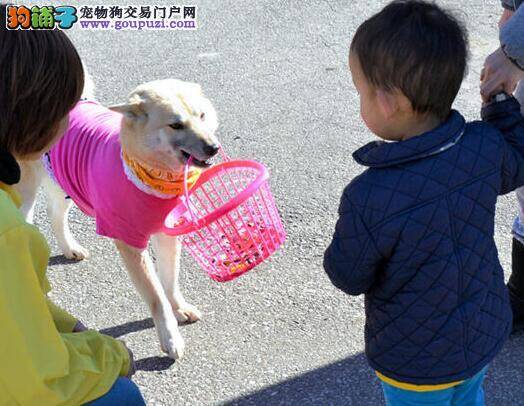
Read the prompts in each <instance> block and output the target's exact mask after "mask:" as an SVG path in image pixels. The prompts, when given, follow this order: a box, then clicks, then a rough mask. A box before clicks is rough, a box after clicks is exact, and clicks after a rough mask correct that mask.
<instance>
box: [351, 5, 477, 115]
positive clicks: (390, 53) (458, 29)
mask: <svg viewBox="0 0 524 406" xmlns="http://www.w3.org/2000/svg"><path fill="white" fill-rule="evenodd" d="M351 52H352V53H354V54H356V56H357V57H358V61H359V62H360V66H361V67H362V71H363V74H364V75H365V77H366V78H367V80H368V81H369V82H370V84H372V85H373V86H375V87H378V88H382V89H385V90H393V89H398V90H400V91H401V92H402V93H403V94H404V95H405V96H406V97H407V98H408V99H409V100H410V101H411V104H412V107H413V110H415V111H416V112H418V113H429V114H434V115H436V116H437V117H439V118H440V119H442V120H444V119H446V118H447V116H448V115H449V112H450V110H451V105H452V104H453V101H454V100H455V97H456V96H457V93H458V91H459V89H460V85H461V83H462V80H463V79H464V75H465V73H466V65H467V59H468V40H467V32H466V29H465V28H464V26H463V24H462V23H461V22H460V21H459V20H458V19H457V18H455V17H454V16H453V15H451V14H450V13H448V12H446V11H444V10H442V9H441V8H440V7H438V6H437V5H435V4H432V3H428V2H425V1H421V0H396V1H393V2H392V3H390V4H389V5H388V6H386V7H385V8H384V9H383V10H382V11H381V12H379V13H378V14H376V15H374V16H373V17H371V18H370V19H369V20H367V21H366V22H364V23H363V24H362V25H361V26H360V27H359V28H358V30H357V32H356V34H355V36H354V38H353V41H352V43H351Z"/></svg>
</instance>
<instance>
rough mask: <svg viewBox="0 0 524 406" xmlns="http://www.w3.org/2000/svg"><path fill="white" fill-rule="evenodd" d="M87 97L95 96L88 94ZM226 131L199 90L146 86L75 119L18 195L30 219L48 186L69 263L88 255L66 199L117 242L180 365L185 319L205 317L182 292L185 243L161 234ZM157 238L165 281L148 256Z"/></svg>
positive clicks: (78, 112) (30, 168) (26, 166)
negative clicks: (125, 98) (219, 129)
mask: <svg viewBox="0 0 524 406" xmlns="http://www.w3.org/2000/svg"><path fill="white" fill-rule="evenodd" d="M87 83H88V86H86V89H88V88H89V87H90V86H89V80H87ZM85 93H88V94H84V95H85V96H87V98H88V99H89V98H91V97H90V96H92V94H89V93H91V92H90V91H89V90H88V91H87V92H85ZM217 125H218V124H217V117H216V112H215V110H214V108H213V106H212V104H211V102H210V101H209V100H208V99H207V98H206V97H205V96H204V95H203V94H202V90H201V88H200V86H199V85H197V84H194V83H187V82H182V81H179V80H159V81H155V82H150V83H146V84H143V85H141V86H138V87H137V88H136V89H135V90H134V91H133V92H132V93H131V94H130V95H129V98H128V101H127V102H126V103H123V104H120V105H117V106H113V107H110V108H109V109H106V108H104V107H103V106H101V105H100V104H98V103H96V102H94V101H81V102H80V103H79V104H78V105H77V106H76V107H75V108H74V109H73V111H72V112H71V114H70V116H69V128H68V130H67V131H66V133H65V135H64V137H63V138H62V139H61V140H60V141H59V142H58V144H57V145H55V146H54V147H53V148H52V149H51V151H50V153H49V154H48V155H46V156H45V159H44V160H43V161H42V162H32V163H29V162H22V163H21V167H22V181H21V183H20V184H19V187H18V189H19V191H20V192H21V194H22V197H23V199H24V204H23V206H22V208H21V209H22V211H23V212H24V214H25V215H26V218H27V219H28V221H31V220H32V216H33V207H34V201H35V196H36V192H37V188H38V186H39V184H41V183H43V184H44V188H45V190H46V193H47V197H48V200H47V209H48V215H49V217H50V220H51V226H52V229H53V232H54V234H55V236H56V238H57V240H58V244H59V246H60V249H61V250H62V252H63V254H64V255H65V256H66V257H67V258H74V259H77V260H81V259H84V258H86V257H87V256H88V251H87V250H86V249H85V248H83V247H82V246H80V244H79V243H78V242H76V241H75V239H74V238H73V236H72V235H71V232H70V230H69V226H68V223H67V213H68V211H69V209H70V206H71V200H70V199H68V198H66V195H68V196H69V197H71V199H72V200H73V201H74V202H75V203H76V204H77V205H78V207H79V208H80V209H81V210H82V211H84V212H85V213H86V214H88V215H91V216H93V217H95V219H96V227H97V233H98V234H99V235H103V236H107V237H110V238H113V239H114V241H115V244H116V247H117V249H118V251H119V252H120V254H121V256H122V259H123V261H124V264H125V265H126V268H127V271H128V272H129V275H130V276H131V279H132V281H133V283H134V284H135V286H136V288H137V289H138V291H139V292H140V294H141V295H142V297H143V298H144V300H145V301H146V302H147V304H148V306H149V308H150V310H151V314H152V317H153V320H154V323H155V326H156V329H157V333H158V337H159V340H160V345H161V347H162V350H163V351H165V352H166V353H167V354H168V355H169V356H170V357H171V358H173V359H177V358H180V357H182V355H183V352H184V341H183V339H182V336H181V335H180V332H179V330H178V323H177V321H178V322H186V321H190V322H193V321H196V320H198V319H200V317H201V314H200V312H199V311H198V310H197V309H196V308H195V307H194V306H192V305H191V304H189V303H187V302H186V301H185V299H184V297H183V296H182V293H181V292H180V288H179V284H178V279H179V278H178V277H179V263H180V249H181V245H180V242H179V240H178V238H176V237H171V236H168V235H165V234H163V233H162V232H161V229H162V224H163V221H164V219H165V217H166V216H167V214H168V213H169V212H170V210H171V209H172V208H173V207H174V205H175V204H176V199H177V198H178V196H179V195H180V193H181V191H182V184H183V176H182V174H183V169H184V166H185V163H186V161H187V159H188V158H189V157H190V156H192V157H193V163H194V166H192V171H191V172H190V177H189V182H188V183H189V184H190V185H191V184H193V183H194V182H195V181H196V179H198V176H199V173H200V170H201V169H200V168H205V167H207V166H209V162H208V160H209V159H210V158H211V157H212V156H213V155H215V154H216V153H217V152H218V149H219V146H218V141H217V138H216V136H215V130H216V128H217ZM46 166H47V170H46V168H45V167H46ZM48 175H50V176H48ZM52 178H54V179H52ZM149 239H151V242H152V246H153V250H154V251H155V255H156V257H157V263H156V268H157V271H158V275H157V273H156V272H155V268H154V265H153V263H152V260H151V258H150V256H149V254H148V251H147V245H148V241H149Z"/></svg>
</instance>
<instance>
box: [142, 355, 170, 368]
mask: <svg viewBox="0 0 524 406" xmlns="http://www.w3.org/2000/svg"><path fill="white" fill-rule="evenodd" d="M174 363H175V360H174V359H171V358H169V357H149V358H142V359H139V360H138V361H136V363H135V367H136V370H137V371H165V370H166V369H169V368H171V365H173V364H174Z"/></svg>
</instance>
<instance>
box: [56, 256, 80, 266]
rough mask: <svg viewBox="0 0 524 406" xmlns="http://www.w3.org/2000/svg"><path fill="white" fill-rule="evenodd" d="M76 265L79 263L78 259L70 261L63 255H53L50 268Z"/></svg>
mask: <svg viewBox="0 0 524 406" xmlns="http://www.w3.org/2000/svg"><path fill="white" fill-rule="evenodd" d="M76 263H78V261H77V260H76V259H68V258H66V257H64V256H63V255H53V256H52V257H51V258H49V266H54V265H71V264H76Z"/></svg>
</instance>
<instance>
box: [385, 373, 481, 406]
mask: <svg viewBox="0 0 524 406" xmlns="http://www.w3.org/2000/svg"><path fill="white" fill-rule="evenodd" d="M487 370H488V367H486V368H484V369H483V370H482V371H480V372H479V373H478V374H477V375H475V376H474V377H472V378H470V379H468V380H466V381H464V382H462V383H461V384H460V385H457V386H454V387H452V388H449V389H442V390H436V391H431V392H415V391H410V390H405V389H400V388H396V387H394V386H391V385H389V384H387V383H385V382H381V383H382V389H383V390H384V396H385V397H386V405H387V406H423V405H432V406H484V390H483V389H482V383H483V382H484V377H485V376H486V371H487Z"/></svg>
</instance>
